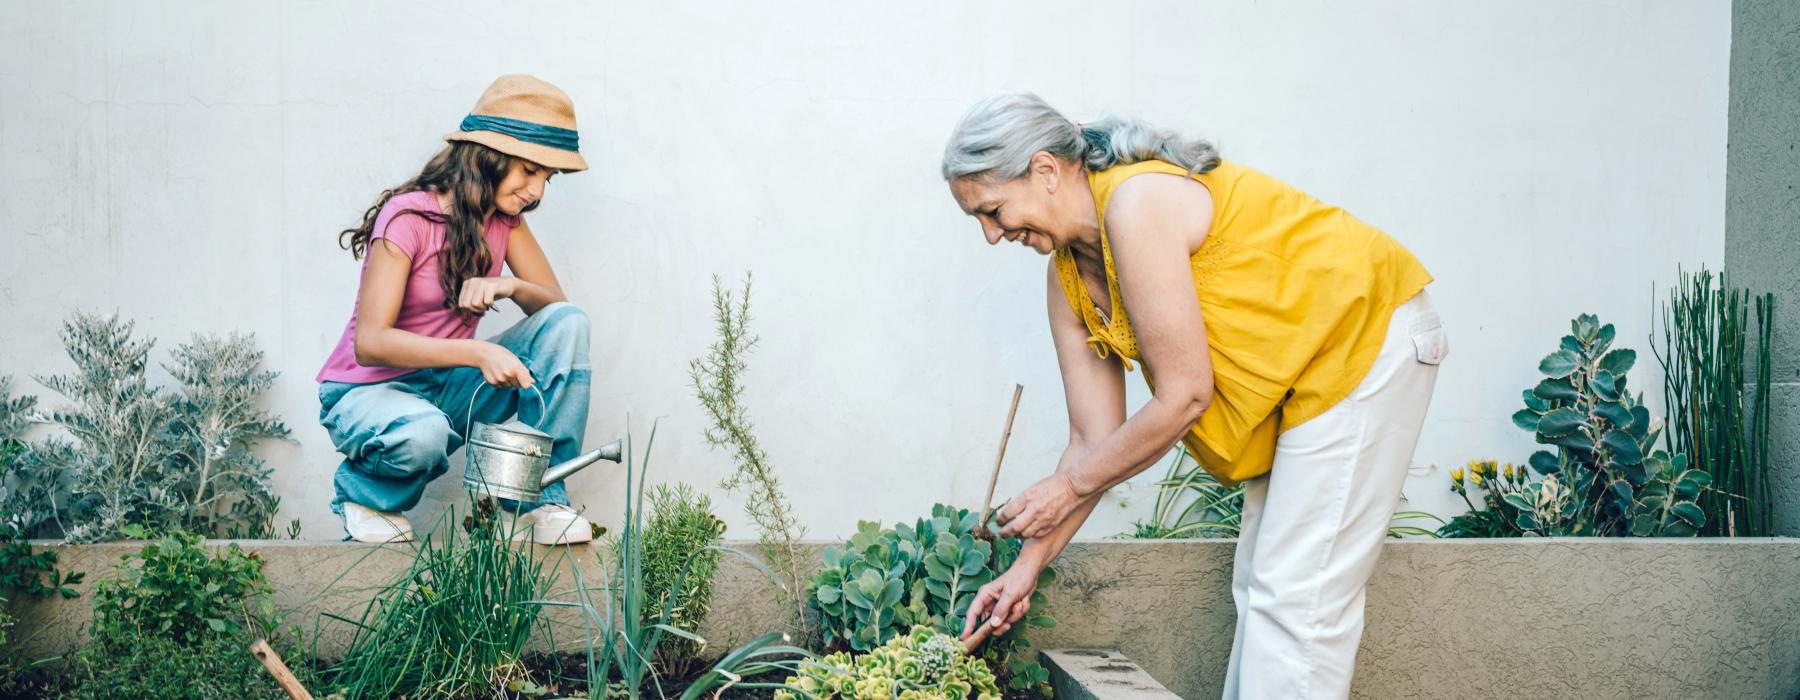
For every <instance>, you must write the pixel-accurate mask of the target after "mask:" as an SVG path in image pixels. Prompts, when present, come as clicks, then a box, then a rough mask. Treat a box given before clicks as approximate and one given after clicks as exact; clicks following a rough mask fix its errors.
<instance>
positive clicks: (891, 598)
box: [878, 578, 906, 608]
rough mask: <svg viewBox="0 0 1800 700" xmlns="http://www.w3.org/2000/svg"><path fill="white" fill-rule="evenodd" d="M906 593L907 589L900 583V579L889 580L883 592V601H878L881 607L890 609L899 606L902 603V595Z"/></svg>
mask: <svg viewBox="0 0 1800 700" xmlns="http://www.w3.org/2000/svg"><path fill="white" fill-rule="evenodd" d="M905 592H906V587H905V585H904V584H902V583H901V582H900V579H897V578H891V579H888V582H887V585H886V586H885V587H883V588H882V590H881V599H880V600H879V601H878V602H879V604H880V605H879V607H882V608H890V607H892V606H894V605H896V604H898V603H899V602H900V596H901V594H904V593H905Z"/></svg>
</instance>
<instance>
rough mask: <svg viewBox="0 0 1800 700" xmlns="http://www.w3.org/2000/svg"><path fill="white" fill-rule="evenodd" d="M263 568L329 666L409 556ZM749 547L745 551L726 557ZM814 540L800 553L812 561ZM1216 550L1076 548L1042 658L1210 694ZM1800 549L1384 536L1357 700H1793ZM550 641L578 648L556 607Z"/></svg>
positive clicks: (61, 610)
mask: <svg viewBox="0 0 1800 700" xmlns="http://www.w3.org/2000/svg"><path fill="white" fill-rule="evenodd" d="M240 544H242V545H243V546H245V547H247V548H250V549H255V550H258V551H260V552H261V553H262V554H263V556H264V557H266V558H267V559H268V561H269V571H270V574H271V576H272V577H273V579H274V585H275V602H276V604H277V605H278V606H279V607H280V608H282V609H283V610H287V611H290V615H289V617H288V624H290V625H292V626H295V627H297V628H299V629H302V630H304V631H305V632H306V633H307V634H309V635H313V636H314V637H315V638H316V639H317V643H318V650H319V653H320V654H321V655H324V656H331V655H333V654H336V653H340V652H341V651H342V649H343V647H344V645H345V644H346V643H347V642H348V640H349V637H350V633H349V625H348V624H346V623H343V622H339V621H336V620H333V619H330V618H328V617H323V616H321V615H320V613H321V612H332V613H335V614H338V615H343V616H347V617H350V618H352V619H354V618H355V617H356V616H357V615H359V614H360V613H361V611H362V609H363V607H364V606H365V605H367V601H368V599H369V597H370V595H372V593H373V591H374V590H375V589H377V588H379V587H380V586H381V585H382V584H384V583H386V582H388V581H389V580H390V579H392V578H393V577H395V576H397V575H398V573H399V572H400V571H402V570H403V569H404V567H405V564H406V556H407V550H406V549H404V548H395V547H392V546H389V547H373V546H368V545H355V544H337V543H318V542H287V541H269V542H245V543H240ZM739 545H740V546H742V547H743V548H745V549H747V550H752V551H753V550H754V544H752V543H739ZM820 546H821V544H815V545H814V546H813V552H814V553H815V556H816V553H817V551H818V550H819V548H820ZM1233 546H1234V543H1233V542H1231V541H1229V540H1187V541H1169V542H1157V541H1132V540H1121V541H1091V542H1078V543H1075V544H1074V545H1071V546H1070V547H1069V550H1068V551H1067V552H1065V553H1064V555H1063V557H1062V559H1061V560H1060V561H1059V562H1058V564H1057V566H1058V567H1059V568H1060V569H1061V572H1062V576H1061V577H1060V578H1059V579H1058V581H1057V582H1056V583H1055V584H1054V585H1053V586H1051V587H1050V589H1049V590H1047V591H1046V593H1047V594H1048V596H1049V599H1050V602H1049V605H1050V612H1051V614H1052V615H1054V616H1055V617H1056V618H1057V620H1058V625H1057V627H1056V628H1054V629H1049V630H1038V631H1036V632H1034V642H1035V643H1036V644H1037V646H1038V647H1039V648H1043V649H1058V648H1106V649H1117V650H1119V651H1120V652H1121V653H1123V654H1125V655H1127V656H1129V657H1130V658H1131V659H1132V660H1134V661H1136V662H1137V663H1138V664H1140V665H1141V666H1142V667H1143V668H1144V669H1145V670H1146V671H1148V672H1149V673H1150V675H1151V676H1153V677H1154V678H1155V679H1156V680H1157V681H1159V682H1161V683H1162V684H1164V685H1165V686H1167V687H1168V688H1169V689H1170V690H1172V691H1174V692H1175V693H1177V694H1179V695H1180V696H1182V697H1186V698H1205V697H1217V696H1218V694H1219V690H1220V688H1221V686H1222V684H1223V678H1224V673H1225V663H1226V659H1227V657H1228V656H1229V653H1230V650H1231V637H1232V627H1233V623H1234V612H1233V608H1232V603H1231V593H1230V580H1231V553H1232V547H1233ZM135 548H136V545H132V544H129V543H116V544H105V545H92V546H82V547H63V548H62V555H61V556H62V561H63V564H64V566H65V568H71V569H74V570H81V571H87V572H88V582H87V583H86V584H84V585H83V586H82V587H81V588H82V589H83V592H84V594H86V593H87V592H89V591H91V589H92V585H93V583H94V582H96V581H98V580H99V579H101V578H105V577H108V576H110V571H111V569H112V567H113V566H114V565H116V564H117V563H118V561H119V557H120V556H121V555H123V554H125V553H127V552H129V551H132V550H134V549H135ZM556 564H557V566H556V576H557V585H556V586H555V588H556V590H557V594H556V595H557V597H559V598H561V599H565V600H566V599H572V591H573V590H574V587H575V586H574V582H575V576H576V575H575V572H576V571H579V572H580V577H581V580H582V581H583V582H584V583H585V584H586V585H588V586H595V585H598V582H599V581H600V580H601V574H600V565H599V561H598V556H597V553H596V551H595V550H593V549H591V548H588V547H572V548H566V549H562V550H556ZM1796 581H1800V539H1788V538H1775V539H1736V540H1662V541H1650V540H1591V539H1566V540H1444V541H1395V542H1390V543H1388V545H1387V548H1386V550H1385V552H1384V554H1383V558H1382V562H1381V565H1380V566H1379V567H1378V568H1377V570H1376V573H1375V577H1374V579H1373V580H1372V581H1371V582H1370V585H1369V598H1368V624H1367V628H1366V630H1365V632H1364V635H1363V643H1362V650H1361V653H1360V654H1359V656H1358V658H1357V671H1356V674H1357V675H1356V683H1355V687H1354V688H1353V693H1352V694H1353V695H1354V696H1355V697H1359V698H1438V697H1469V696H1484V695H1500V694H1505V695H1510V696H1517V697H1533V698H1583V699H1584V700H1585V699H1587V698H1627V697H1629V698H1695V697H1733V698H1740V697H1741V698H1792V697H1795V695H1796V692H1800V585H1796V584H1795V582H1796ZM88 606H89V602H88V600H87V598H86V596H85V595H84V597H83V598H79V599H76V600H73V601H62V600H55V601H43V602H39V601H28V600H20V601H14V611H15V614H17V615H19V616H20V618H21V619H20V626H19V627H18V628H16V629H15V632H17V633H18V636H19V637H29V639H28V641H27V642H26V645H27V646H26V651H27V653H28V654H31V655H35V656H47V655H53V654H59V653H63V652H66V651H67V650H69V649H72V648H73V647H74V646H76V645H77V644H78V643H79V642H80V641H81V639H82V636H83V634H84V633H83V628H84V627H85V626H86V624H87V622H88V620H89V619H90V617H91V614H92V613H91V610H90V608H89V607H88ZM551 619H552V620H553V621H554V622H555V624H554V625H553V628H552V629H553V632H554V634H555V636H556V639H555V644H556V645H557V646H560V647H565V648H567V647H573V646H580V645H581V644H582V643H583V642H582V636H581V635H582V628H581V625H580V624H579V620H578V618H577V617H576V615H575V614H574V613H573V612H571V611H570V610H569V609H567V608H561V609H558V610H555V611H553V614H552V615H551ZM784 619H785V616H784V615H783V608H782V605H781V604H780V603H779V602H778V597H777V590H776V588H775V587H774V585H773V584H772V583H770V582H769V580H768V578H767V577H766V576H764V575H763V574H762V573H761V572H760V571H758V570H756V569H755V568H754V567H752V566H750V565H749V564H746V563H743V562H741V561H739V560H737V559H735V558H733V557H727V559H726V562H725V563H724V564H723V565H722V566H721V569H720V574H719V579H718V582H717V584H716V587H715V593H714V611H713V614H712V616H711V617H709V618H708V620H707V624H706V626H705V627H704V628H703V629H702V630H701V633H702V635H703V636H704V637H706V638H707V639H708V640H711V641H712V642H713V648H714V649H716V650H723V649H729V648H731V646H734V645H735V644H736V643H738V642H742V641H745V640H748V639H751V638H753V637H755V636H756V635H758V634H761V633H763V632H767V631H771V630H776V629H780V627H781V625H782V621H783V620H784Z"/></svg>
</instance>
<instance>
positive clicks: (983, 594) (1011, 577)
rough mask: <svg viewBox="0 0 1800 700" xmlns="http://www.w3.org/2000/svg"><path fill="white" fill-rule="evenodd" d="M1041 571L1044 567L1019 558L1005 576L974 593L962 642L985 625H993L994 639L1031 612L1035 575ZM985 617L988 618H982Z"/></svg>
mask: <svg viewBox="0 0 1800 700" xmlns="http://www.w3.org/2000/svg"><path fill="white" fill-rule="evenodd" d="M1043 571H1044V565H1042V564H1038V563H1035V562H1032V561H1027V560H1026V558H1025V557H1020V558H1019V559H1018V560H1016V561H1014V562H1013V565H1012V567H1011V568H1008V569H1007V570H1006V573H1003V574H1000V576H998V577H996V578H995V579H994V580H992V581H989V582H988V583H987V585H985V586H982V587H981V588H980V589H979V590H977V591H976V592H975V600H974V601H973V602H971V603H969V616H968V619H967V620H965V621H964V622H963V633H962V639H968V638H969V635H972V634H974V633H975V629H976V628H977V627H978V626H980V625H984V624H990V625H994V632H993V636H995V637H998V636H1000V635H1003V634H1006V631H1007V630H1010V629H1012V626H1013V623H1015V622H1018V621H1019V618H1021V617H1024V616H1025V613H1026V612H1027V611H1029V610H1031V594H1032V592H1033V591H1036V590H1037V582H1038V574H1041V573H1043ZM984 616H986V617H987V619H985V620H984V619H982V618H983V617H984Z"/></svg>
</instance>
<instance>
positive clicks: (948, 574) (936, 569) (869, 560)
mask: <svg viewBox="0 0 1800 700" xmlns="http://www.w3.org/2000/svg"><path fill="white" fill-rule="evenodd" d="M978 521H979V516H978V515H977V514H975V513H973V512H971V511H969V510H968V509H964V508H956V507H954V506H947V505H942V504H939V505H936V506H933V507H932V511H931V517H930V518H921V519H919V520H918V521H917V522H915V523H914V524H912V525H907V524H905V523H896V524H895V525H894V527H892V528H885V529H884V528H882V527H881V526H880V524H878V523H875V522H872V521H864V522H862V523H860V524H859V525H858V527H857V532H856V534H855V535H853V536H851V538H850V541H849V542H847V543H846V544H845V545H844V546H843V547H841V548H840V547H827V548H826V549H825V552H824V563H825V566H824V568H823V569H821V570H820V571H819V572H818V573H817V574H815V575H814V576H813V578H812V580H810V581H808V582H807V587H806V590H807V598H808V605H809V606H810V607H811V608H812V609H814V610H816V611H817V612H818V614H819V618H820V622H821V627H822V628H823V632H824V637H825V643H826V644H827V645H828V646H832V647H837V648H846V649H850V650H853V651H870V650H874V649H877V648H880V647H881V646H882V645H884V644H887V643H888V642H889V641H890V640H892V639H894V638H895V637H897V636H902V635H904V634H906V631H907V630H908V629H911V628H912V627H914V626H918V625H923V626H927V627H930V628H932V629H935V630H937V631H939V632H943V633H947V634H957V633H959V632H961V631H962V627H963V620H964V617H965V616H966V615H967V614H968V612H969V605H970V603H972V602H973V601H974V598H975V592H976V591H977V590H978V589H980V588H981V586H982V585H983V584H986V583H987V582H988V581H991V580H993V579H994V577H995V576H998V575H999V574H1001V573H1002V572H1004V571H1006V568H1007V567H1008V566H1010V565H1011V564H1012V562H1013V560H1014V559H1017V558H1018V556H1019V547H1020V542H1019V541H1018V540H1016V539H995V540H992V541H988V540H985V539H980V538H977V537H976V536H975V526H976V525H977V524H978ZM1055 577H1056V573H1055V571H1054V570H1053V569H1049V568H1046V569H1045V570H1044V573H1043V574H1042V575H1041V576H1039V579H1038V584H1039V586H1040V587H1041V586H1044V585H1048V584H1049V583H1050V582H1051V581H1053V580H1054V579H1055ZM1031 608H1032V611H1031V613H1029V614H1028V615H1027V616H1026V618H1025V619H1024V620H1023V621H1022V623H1023V624H1017V625H1014V626H1013V627H1012V629H1011V630H1009V631H1007V633H1006V634H1005V635H1002V636H1000V637H998V638H996V639H994V640H992V641H990V642H988V646H987V647H986V648H985V649H984V650H983V652H982V654H983V657H984V658H986V659H987V660H988V661H990V662H992V663H993V664H994V667H995V668H1000V669H1005V670H1004V671H1003V674H1004V675H1005V676H1006V677H1007V681H1008V686H1009V687H1017V688H1029V687H1034V686H1037V685H1039V684H1040V683H1041V682H1042V678H1041V676H1042V675H1043V674H1041V673H1040V672H1041V670H1042V669H1041V667H1037V666H1036V664H1035V662H1029V661H1022V660H1020V661H1019V663H1016V664H1015V663H1013V662H1014V661H1015V660H1014V659H1012V658H1011V656H1012V655H1013V654H1015V653H1017V652H1020V651H1023V650H1024V648H1025V646H1026V641H1025V634H1026V629H1027V628H1029V627H1033V626H1035V627H1053V626H1055V624H1056V620H1055V619H1054V618H1052V617H1050V616H1049V615H1046V614H1044V613H1043V608H1044V594H1043V592H1042V591H1041V590H1040V591H1038V592H1034V593H1033V594H1032V600H1031ZM1014 683H1018V684H1019V685H1014Z"/></svg>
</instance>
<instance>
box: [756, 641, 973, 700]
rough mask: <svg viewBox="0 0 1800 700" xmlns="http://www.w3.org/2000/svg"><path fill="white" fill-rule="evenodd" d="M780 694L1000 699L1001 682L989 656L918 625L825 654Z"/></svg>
mask: <svg viewBox="0 0 1800 700" xmlns="http://www.w3.org/2000/svg"><path fill="white" fill-rule="evenodd" d="M786 685H787V686H789V687H791V688H794V689H798V690H799V691H800V693H796V692H795V691H794V690H790V689H787V688H783V689H778V690H776V691H775V699H776V700H798V699H799V698H800V697H802V695H801V693H804V694H805V695H806V696H810V697H812V698H816V699H817V700H829V699H831V698H843V699H844V700H895V699H900V700H966V699H968V698H974V699H976V700H999V699H1000V687H999V684H998V682H997V681H996V679H995V678H994V672H993V670H992V669H990V668H989V667H988V665H987V663H986V662H984V661H982V660H981V659H979V658H976V657H973V656H969V655H967V654H965V653H963V651H962V645H960V644H958V643H957V641H956V640H955V639H954V638H952V637H950V636H949V635H947V634H944V633H942V632H939V631H937V630H935V629H932V628H931V627H929V626H926V625H914V626H913V627H912V628H911V629H910V630H908V631H907V632H906V634H901V635H896V636H894V637H893V638H892V639H889V640H888V641H887V642H886V643H885V644H883V645H881V646H879V647H876V648H875V649H872V650H870V651H868V652H867V653H864V654H859V655H855V656H852V655H851V654H850V653H849V652H842V651H840V652H837V653H834V654H830V655H827V656H825V657H823V658H821V659H819V660H818V661H816V662H809V663H806V664H804V665H802V666H801V667H800V669H799V671H798V673H796V674H795V675H792V676H789V677H788V678H787V681H786Z"/></svg>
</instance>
